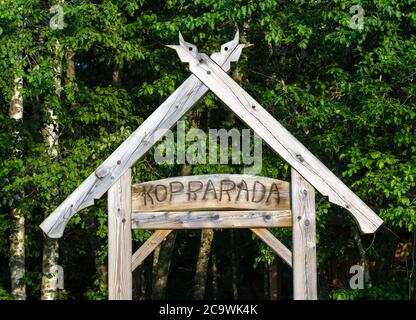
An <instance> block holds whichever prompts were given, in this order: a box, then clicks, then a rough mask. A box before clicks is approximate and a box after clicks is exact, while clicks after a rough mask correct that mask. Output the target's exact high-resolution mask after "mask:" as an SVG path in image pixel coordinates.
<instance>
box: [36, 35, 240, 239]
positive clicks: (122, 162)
mask: <svg viewBox="0 0 416 320" xmlns="http://www.w3.org/2000/svg"><path fill="white" fill-rule="evenodd" d="M227 48H228V50H226V51H224V50H221V52H220V53H214V54H212V58H213V60H214V61H215V63H218V65H219V66H223V68H224V70H225V71H229V69H230V62H232V61H237V60H238V58H239V56H240V54H241V50H242V47H241V45H239V44H238V40H237V41H235V39H234V40H233V41H230V42H228V43H227ZM207 92H208V88H207V87H206V86H205V85H204V84H203V83H202V82H201V81H199V80H198V78H197V77H195V76H194V75H191V76H190V77H189V78H188V79H187V80H186V81H185V82H184V83H183V84H182V85H181V86H180V87H179V88H178V89H176V90H175V92H174V93H173V94H172V95H171V96H170V97H169V98H168V99H166V101H165V102H163V103H162V105H160V106H159V108H157V109H156V111H155V112H153V113H152V115H151V116H150V117H149V118H147V119H146V120H145V121H144V122H143V123H142V124H141V125H140V127H139V128H138V129H137V130H136V131H134V132H133V133H132V134H131V135H130V136H129V137H128V138H127V139H126V140H125V141H124V142H123V143H122V144H121V145H120V146H119V147H118V148H117V149H116V150H115V151H114V152H113V153H112V154H111V155H110V156H109V157H108V158H107V159H106V160H105V161H104V162H103V163H102V164H101V165H100V166H99V167H98V168H97V169H96V170H95V171H94V172H93V173H92V174H91V175H90V176H89V177H88V178H87V179H85V180H84V182H82V184H81V185H80V186H79V187H78V188H77V189H75V190H74V191H73V192H72V193H71V194H70V195H69V196H68V197H67V198H66V199H65V201H64V202H62V203H61V204H60V205H59V207H58V208H56V209H55V211H54V212H52V214H50V215H49V216H48V217H47V218H46V219H45V220H44V221H43V222H42V224H41V225H40V228H41V229H42V230H43V231H44V232H45V233H46V234H47V235H48V236H49V237H51V238H60V237H62V234H63V232H64V230H65V227H66V225H67V223H68V221H69V219H71V217H72V216H73V215H75V214H76V213H77V212H78V211H80V210H81V209H83V208H86V207H88V206H91V205H93V204H94V200H95V199H99V198H101V197H102V195H103V194H104V193H105V192H106V191H107V190H108V189H109V188H110V187H111V186H112V185H113V184H114V183H115V182H116V181H117V180H118V179H119V178H120V177H121V176H122V175H123V174H124V173H125V172H126V171H127V170H128V169H129V168H130V167H131V166H132V165H134V163H135V162H136V161H137V160H139V159H140V158H141V157H142V156H143V155H144V154H146V152H147V151H148V150H149V149H150V148H151V147H152V146H153V145H154V144H155V143H156V142H157V141H158V140H160V139H161V138H162V137H163V135H164V134H165V133H166V132H167V130H169V129H170V128H171V127H173V126H174V125H175V124H176V122H177V121H178V120H179V119H180V118H181V117H182V116H183V115H184V114H185V113H186V112H187V111H188V110H189V109H190V108H191V107H192V106H193V105H194V104H195V103H196V102H197V101H198V100H199V99H200V98H202V97H203V96H204V95H205V94H206V93H207Z"/></svg>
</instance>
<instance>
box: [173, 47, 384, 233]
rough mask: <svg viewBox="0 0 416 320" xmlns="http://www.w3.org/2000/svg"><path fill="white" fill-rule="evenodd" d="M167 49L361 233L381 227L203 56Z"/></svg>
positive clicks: (305, 149)
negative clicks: (343, 210) (342, 211)
mask: <svg viewBox="0 0 416 320" xmlns="http://www.w3.org/2000/svg"><path fill="white" fill-rule="evenodd" d="M170 47H172V48H174V49H175V50H176V51H177V52H178V55H179V57H180V58H181V60H182V61H183V62H189V68H190V70H191V71H192V73H193V74H194V75H196V76H197V77H198V78H199V79H200V80H201V81H202V82H203V83H204V84H205V85H206V86H207V87H208V88H209V89H211V91H212V92H214V93H215V94H216V95H217V96H218V97H219V98H220V99H221V100H222V101H223V102H224V103H225V104H226V105H227V106H228V107H229V108H230V109H231V110H232V111H234V113H235V114H236V115H238V116H239V117H240V118H241V119H242V120H243V121H244V122H245V123H246V124H247V125H248V126H249V127H251V128H252V129H253V130H254V131H255V132H256V133H257V134H258V135H259V136H260V137H261V138H262V139H263V140H264V141H266V143H267V144H268V145H269V146H270V147H271V148H272V149H273V150H274V151H275V152H277V153H278V154H279V155H280V156H281V157H282V158H283V159H284V160H285V161H287V162H288V163H289V164H290V165H291V166H292V167H293V168H294V169H296V170H297V171H298V172H299V173H300V174H301V175H302V176H303V177H305V179H307V180H308V181H309V183H311V184H312V185H313V186H314V187H315V188H316V189H317V190H318V191H319V192H321V194H323V195H326V196H328V197H329V201H331V202H333V203H335V204H337V205H340V206H342V207H344V208H346V209H347V210H348V211H350V212H351V214H352V215H353V216H354V218H355V219H356V220H357V222H358V224H359V226H360V228H361V231H362V232H364V233H371V232H374V231H375V230H376V229H377V228H378V227H379V226H380V225H381V224H382V223H383V220H381V219H380V217H378V216H377V215H376V214H375V213H374V212H373V211H372V210H371V209H370V208H369V207H368V206H367V205H366V204H365V203H364V202H363V201H362V200H361V199H360V198H359V197H358V196H357V195H355V194H354V193H353V192H352V191H351V190H350V189H349V188H348V187H347V186H346V185H345V184H344V183H343V182H342V181H341V180H339V179H338V178H337V177H336V176H335V175H334V174H333V173H332V172H331V171H330V170H329V169H328V168H327V167H326V166H325V165H324V164H322V162H320V161H319V160H318V158H316V157H315V156H314V155H313V154H312V153H311V152H310V151H309V150H308V149H307V148H305V146H303V145H302V143H300V142H299V141H298V140H297V139H296V138H295V137H294V136H293V135H292V134H291V133H290V132H289V131H287V130H286V129H285V128H284V127H283V126H282V125H281V124H280V123H279V122H278V121H277V120H276V119H275V118H274V117H273V116H272V115H271V114H270V113H268V112H267V111H266V109H264V108H263V107H262V106H261V105H260V104H259V103H258V102H257V101H256V100H255V99H254V98H253V97H251V96H250V95H249V94H248V93H247V92H246V91H245V90H244V89H243V88H242V87H240V86H239V85H238V84H237V82H235V81H234V80H233V79H232V78H231V77H230V76H228V75H227V74H226V73H225V72H224V71H223V70H222V69H221V68H220V67H218V65H217V64H216V63H215V62H214V61H212V59H210V58H209V57H208V56H207V55H206V54H203V53H198V52H197V50H192V51H189V50H188V48H187V46H186V45H185V44H184V43H181V45H179V46H170Z"/></svg>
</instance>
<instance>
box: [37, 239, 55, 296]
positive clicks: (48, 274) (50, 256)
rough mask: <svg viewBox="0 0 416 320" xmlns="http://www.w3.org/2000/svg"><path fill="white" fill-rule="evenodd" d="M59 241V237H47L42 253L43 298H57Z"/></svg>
mask: <svg viewBox="0 0 416 320" xmlns="http://www.w3.org/2000/svg"><path fill="white" fill-rule="evenodd" d="M58 259H59V243H58V239H51V238H48V237H46V238H45V239H44V241H43V253H42V273H43V275H42V292H41V299H42V300H56V298H57V289H58V288H57V284H58V269H57V268H56V266H57V265H58Z"/></svg>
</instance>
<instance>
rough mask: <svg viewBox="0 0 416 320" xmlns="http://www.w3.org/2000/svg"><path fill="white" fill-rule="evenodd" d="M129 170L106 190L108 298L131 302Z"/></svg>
mask: <svg viewBox="0 0 416 320" xmlns="http://www.w3.org/2000/svg"><path fill="white" fill-rule="evenodd" d="M131 258H132V240H131V169H128V170H127V172H126V173H125V174H124V175H122V176H121V177H120V179H119V180H118V181H117V182H116V183H115V184H114V185H113V186H112V187H111V188H110V189H109V190H108V299H109V300H132V278H133V277H132V271H131Z"/></svg>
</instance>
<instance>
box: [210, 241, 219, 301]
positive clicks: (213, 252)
mask: <svg viewBox="0 0 416 320" xmlns="http://www.w3.org/2000/svg"><path fill="white" fill-rule="evenodd" d="M211 264H212V299H214V300H217V299H218V264H217V251H216V249H215V242H213V243H212V248H211Z"/></svg>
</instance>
